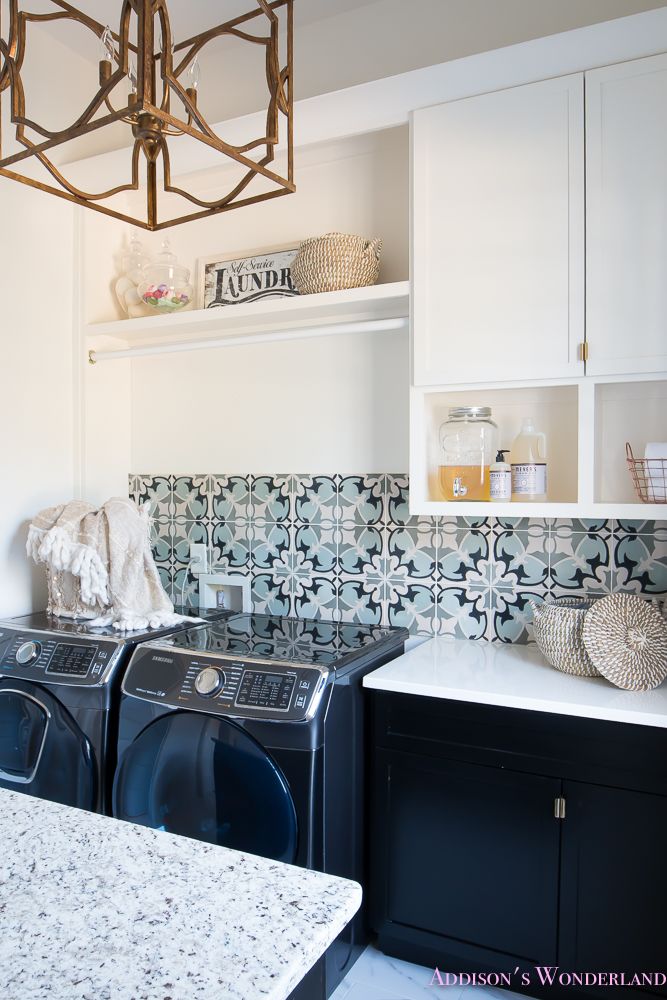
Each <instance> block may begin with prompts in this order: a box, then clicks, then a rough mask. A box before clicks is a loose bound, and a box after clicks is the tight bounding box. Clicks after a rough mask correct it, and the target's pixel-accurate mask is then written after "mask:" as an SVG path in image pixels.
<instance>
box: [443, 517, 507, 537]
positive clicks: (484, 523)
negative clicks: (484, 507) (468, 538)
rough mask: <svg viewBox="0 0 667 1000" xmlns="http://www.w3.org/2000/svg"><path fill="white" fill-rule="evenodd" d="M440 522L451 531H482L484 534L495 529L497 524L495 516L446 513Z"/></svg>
mask: <svg viewBox="0 0 667 1000" xmlns="http://www.w3.org/2000/svg"><path fill="white" fill-rule="evenodd" d="M440 524H441V525H442V526H443V527H444V528H447V530H448V531H449V532H451V531H456V530H460V531H464V530H471V531H480V532H482V533H483V534H489V533H490V532H491V531H493V527H494V524H495V518H493V517H452V516H451V515H449V514H448V515H446V516H445V517H441V518H440Z"/></svg>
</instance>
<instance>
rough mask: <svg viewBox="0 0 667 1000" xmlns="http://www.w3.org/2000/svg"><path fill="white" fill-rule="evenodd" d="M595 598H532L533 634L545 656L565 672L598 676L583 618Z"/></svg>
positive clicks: (582, 675) (580, 675) (554, 665)
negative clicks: (547, 601) (548, 601)
mask: <svg viewBox="0 0 667 1000" xmlns="http://www.w3.org/2000/svg"><path fill="white" fill-rule="evenodd" d="M594 603H595V601H594V599H590V598H589V599H587V598H574V597H561V598H560V599H559V600H557V601H554V602H553V603H552V604H538V603H537V602H536V601H530V606H531V608H532V609H533V634H534V636H535V642H536V643H537V645H538V647H539V649H540V651H541V652H542V655H543V656H544V657H545V659H547V660H548V661H549V663H550V664H551V665H552V666H553V667H555V668H556V670H560V671H561V672H562V673H564V674H576V675H577V676H578V677H599V676H600V671H599V670H597V669H596V667H595V666H594V664H593V662H592V661H591V658H590V657H589V655H588V653H587V652H586V647H585V646H584V637H583V632H584V619H585V617H586V614H587V612H588V610H589V609H590V608H591V607H592V605H593V604H594Z"/></svg>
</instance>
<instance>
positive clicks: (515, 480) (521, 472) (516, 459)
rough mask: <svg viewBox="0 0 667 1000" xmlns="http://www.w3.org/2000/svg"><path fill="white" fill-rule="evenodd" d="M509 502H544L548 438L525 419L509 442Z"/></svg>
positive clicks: (530, 418) (529, 419)
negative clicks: (510, 487) (510, 470)
mask: <svg viewBox="0 0 667 1000" xmlns="http://www.w3.org/2000/svg"><path fill="white" fill-rule="evenodd" d="M510 459H511V465H512V500H513V501H518V502H519V503H522V502H523V503H544V502H545V501H546V499H547V438H546V435H545V434H542V432H541V431H538V430H536V429H535V424H534V423H533V418H532V417H525V418H524V421H523V423H522V425H521V430H520V431H519V433H518V434H517V436H516V437H515V438H514V441H513V442H512V451H511V455H510Z"/></svg>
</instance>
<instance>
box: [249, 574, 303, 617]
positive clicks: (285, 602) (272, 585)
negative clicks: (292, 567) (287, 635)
mask: <svg viewBox="0 0 667 1000" xmlns="http://www.w3.org/2000/svg"><path fill="white" fill-rule="evenodd" d="M250 593H251V597H252V607H253V611H254V612H255V613H256V614H260V615H291V614H292V613H293V611H292V600H291V594H290V576H289V574H285V575H284V576H279V575H278V574H273V573H258V574H257V575H255V576H253V577H252V583H251V590H250Z"/></svg>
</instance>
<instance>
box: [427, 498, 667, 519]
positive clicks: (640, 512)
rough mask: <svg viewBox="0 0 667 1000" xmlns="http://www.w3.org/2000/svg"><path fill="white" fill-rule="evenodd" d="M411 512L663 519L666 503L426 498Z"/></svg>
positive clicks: (494, 515)
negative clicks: (498, 501)
mask: <svg viewBox="0 0 667 1000" xmlns="http://www.w3.org/2000/svg"><path fill="white" fill-rule="evenodd" d="M413 515H427V516H430V517H469V518H476V517H478V518H484V517H503V518H505V517H509V518H519V517H532V518H561V517H567V518H583V519H584V520H587V521H595V520H610V519H611V518H613V519H614V520H619V519H620V520H626V521H666V520H667V505H665V504H656V503H651V504H649V503H597V504H586V503H567V502H565V501H562V502H557V503H549V502H547V503H510V502H507V503H486V502H483V501H476V502H475V501H469V502H468V503H466V502H465V501H458V500H457V501H455V502H451V503H450V502H448V501H444V500H443V501H439V500H433V501H426V502H423V503H421V504H419V508H418V510H413Z"/></svg>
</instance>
